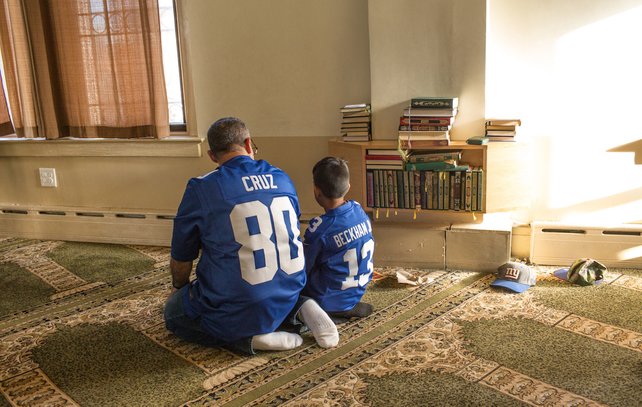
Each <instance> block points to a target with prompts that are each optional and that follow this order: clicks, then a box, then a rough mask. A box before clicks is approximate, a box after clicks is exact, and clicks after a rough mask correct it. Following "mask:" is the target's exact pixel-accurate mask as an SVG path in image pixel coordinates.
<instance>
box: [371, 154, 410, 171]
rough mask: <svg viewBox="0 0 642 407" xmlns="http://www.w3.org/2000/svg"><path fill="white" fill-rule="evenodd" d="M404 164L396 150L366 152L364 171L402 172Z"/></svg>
mask: <svg viewBox="0 0 642 407" xmlns="http://www.w3.org/2000/svg"><path fill="white" fill-rule="evenodd" d="M403 168H404V162H403V158H402V157H401V152H399V151H398V150H385V149H374V150H372V149H368V150H366V170H403Z"/></svg>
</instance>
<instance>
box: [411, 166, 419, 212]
mask: <svg viewBox="0 0 642 407" xmlns="http://www.w3.org/2000/svg"><path fill="white" fill-rule="evenodd" d="M412 175H413V178H414V181H413V183H414V187H415V194H414V196H415V205H414V206H413V207H414V208H421V172H419V171H413V172H412Z"/></svg>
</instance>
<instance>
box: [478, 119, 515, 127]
mask: <svg viewBox="0 0 642 407" xmlns="http://www.w3.org/2000/svg"><path fill="white" fill-rule="evenodd" d="M486 125H487V126H521V125H522V121H521V120H520V119H486Z"/></svg>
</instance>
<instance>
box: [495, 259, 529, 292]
mask: <svg viewBox="0 0 642 407" xmlns="http://www.w3.org/2000/svg"><path fill="white" fill-rule="evenodd" d="M536 280H537V274H536V273H535V272H534V271H533V270H532V269H531V268H530V267H528V266H527V265H526V264H524V263H517V262H514V261H509V262H508V263H504V264H502V265H501V266H499V268H497V278H496V279H495V281H493V282H492V283H490V285H492V286H493V287H502V288H506V289H508V290H511V291H513V292H516V293H523V292H524V291H526V290H528V289H529V288H531V286H534V285H535V281H536Z"/></svg>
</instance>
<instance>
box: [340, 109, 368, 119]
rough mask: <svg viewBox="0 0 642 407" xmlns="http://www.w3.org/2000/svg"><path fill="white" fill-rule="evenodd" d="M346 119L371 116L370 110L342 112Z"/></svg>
mask: <svg viewBox="0 0 642 407" xmlns="http://www.w3.org/2000/svg"><path fill="white" fill-rule="evenodd" d="M341 115H342V116H343V118H344V119H346V118H348V117H367V118H370V112H369V111H360V112H346V113H342V114H341Z"/></svg>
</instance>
